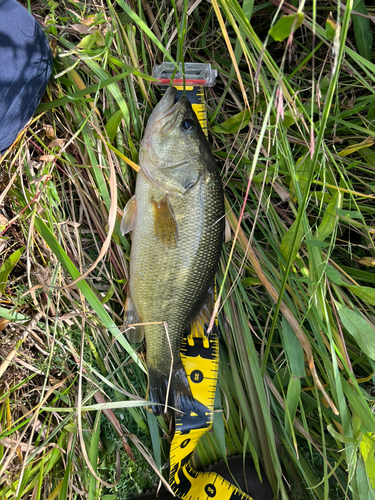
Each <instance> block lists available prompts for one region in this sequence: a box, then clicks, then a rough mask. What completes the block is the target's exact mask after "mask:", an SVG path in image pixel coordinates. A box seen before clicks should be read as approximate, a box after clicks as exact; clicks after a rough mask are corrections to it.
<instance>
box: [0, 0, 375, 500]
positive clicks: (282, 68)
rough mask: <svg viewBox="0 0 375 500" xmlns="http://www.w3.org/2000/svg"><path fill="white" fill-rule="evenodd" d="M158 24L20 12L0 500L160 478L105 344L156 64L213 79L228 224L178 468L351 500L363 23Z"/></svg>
mask: <svg viewBox="0 0 375 500" xmlns="http://www.w3.org/2000/svg"><path fill="white" fill-rule="evenodd" d="M292 4H293V5H295V6H297V4H296V3H293V2H292ZM366 4H368V6H367V10H366ZM178 5H179V3H178V2H177V5H176V4H175V2H171V4H169V3H166V2H164V3H163V2H153V3H152V4H151V9H152V16H151V15H150V13H148V14H147V10H146V9H145V8H144V2H142V1H139V2H135V1H133V2H129V3H126V2H125V1H123V0H117V2H113V3H110V2H107V3H104V5H102V4H100V3H99V2H97V1H96V0H91V1H90V2H89V3H83V2H82V3H81V2H79V1H77V2H59V3H54V2H52V0H49V1H48V2H45V1H42V2H39V3H38V4H35V6H34V5H33V4H31V10H32V12H33V13H34V14H35V15H36V16H37V18H38V19H39V20H41V21H42V22H45V28H46V31H47V32H48V33H49V36H50V39H51V40H53V41H54V42H56V57H55V59H54V73H53V78H52V80H51V83H50V85H49V87H48V89H47V94H46V96H45V98H44V100H43V102H42V103H41V104H40V106H39V108H38V110H37V113H36V115H35V120H34V121H33V122H32V124H31V125H30V127H29V128H28V129H27V131H26V133H25V135H24V136H23V137H22V139H21V140H20V141H19V143H18V144H17V145H16V146H15V148H14V149H13V150H12V151H11V152H10V153H9V154H7V155H6V156H5V157H4V158H3V159H2V160H0V161H1V163H0V169H1V171H0V287H1V288H0V330H1V335H2V340H1V343H0V356H1V358H2V363H1V364H0V375H1V377H2V378H1V381H2V391H1V394H0V424H1V428H0V498H4V499H8V498H9V499H10V498H17V499H21V498H22V499H24V498H33V499H34V498H35V499H39V498H42V497H43V498H48V499H51V500H52V499H54V498H59V499H65V498H70V497H75V498H89V499H90V500H93V499H96V498H105V499H106V500H114V499H115V498H118V499H126V498H131V496H132V495H135V494H137V493H139V492H141V491H142V490H143V489H146V488H148V487H151V486H152V484H153V482H154V481H156V478H157V474H159V475H161V471H163V472H164V471H165V468H164V465H165V464H166V462H167V460H168V448H169V439H166V438H169V437H171V431H170V428H169V427H168V422H165V421H164V420H163V419H161V418H158V419H156V418H155V417H154V416H153V415H152V414H150V413H148V412H147V411H145V409H144V399H143V398H144V395H145V392H146V383H147V380H146V376H145V373H144V372H145V367H144V363H143V356H142V354H141V352H142V350H141V348H139V347H138V346H133V345H130V344H129V343H128V342H127V339H126V336H124V326H123V321H124V318H123V314H124V312H123V305H124V303H125V300H126V283H127V279H128V271H129V250H130V244H131V242H130V240H129V239H128V238H127V237H123V236H122V235H121V233H120V231H119V223H120V218H121V209H122V208H123V207H124V206H125V204H126V202H127V201H128V199H129V198H130V197H131V196H132V194H133V192H134V185H135V178H136V174H135V171H134V170H133V169H132V168H131V165H134V164H137V162H138V150H139V144H140V141H141V139H142V136H143V131H144V127H145V124H146V122H147V118H148V116H149V114H150V112H151V110H152V108H153V106H154V104H155V103H156V102H157V100H158V99H159V94H158V91H157V88H156V87H155V86H154V84H153V83H152V78H151V77H150V75H151V73H152V67H153V65H154V64H157V63H160V62H161V61H163V60H170V61H172V62H174V63H176V64H177V63H179V62H181V61H185V62H210V63H211V64H212V66H213V67H215V68H216V69H218V71H219V78H218V80H217V84H216V86H215V87H214V88H213V89H207V91H206V99H207V113H208V119H209V123H210V127H209V140H210V144H211V147H212V151H213V153H214V155H215V157H216V159H217V162H218V164H219V165H220V168H221V171H222V177H223V183H224V186H225V194H226V203H227V218H228V222H229V224H230V226H231V240H230V241H229V242H227V243H226V244H225V245H223V252H222V257H221V261H220V267H219V271H218V276H217V281H218V288H219V291H220V296H221V303H220V312H219V326H220V331H221V338H220V360H221V365H220V372H219V386H220V396H221V397H220V400H221V401H217V406H218V408H220V407H221V408H222V409H223V412H222V413H220V412H219V413H216V414H215V422H214V432H213V433H212V434H208V435H205V436H204V438H203V439H202V440H201V442H200V443H199V445H198V448H197V452H196V454H195V456H194V462H195V464H196V465H202V466H205V465H208V464H210V463H213V462H214V461H215V460H217V459H218V458H220V457H222V456H223V455H224V454H226V455H231V454H242V453H250V454H251V455H252V456H253V458H254V462H255V463H256V465H258V464H259V466H260V467H261V468H262V471H263V472H262V473H263V474H266V475H267V477H268V480H269V481H270V483H271V485H272V487H273V489H274V492H275V496H276V497H277V498H280V499H291V500H295V499H300V498H301V499H309V500H310V499H322V500H327V499H331V500H336V499H340V500H341V499H343V498H350V499H353V500H362V499H364V498H366V499H367V498H368V499H371V498H373V497H374V492H373V489H372V486H375V472H374V471H375V462H374V456H373V453H374V449H375V442H374V434H373V433H374V426H375V421H374V417H373V413H372V410H373V404H374V397H375V392H374V388H373V386H374V381H375V379H374V375H373V373H374V371H375V321H374V317H375V314H374V306H375V291H374V286H373V285H374V282H375V272H374V265H375V248H374V231H375V229H374V227H375V225H374V214H375V203H374V200H375V181H374V171H375V154H374V152H373V138H374V136H375V128H374V122H373V120H374V117H375V93H374V89H373V87H374V82H375V76H374V75H375V65H374V64H373V63H372V62H371V50H372V45H371V44H372V40H371V37H370V34H371V30H373V29H374V28H373V23H372V21H370V20H369V18H368V17H366V16H367V14H366V12H367V13H368V14H369V15H372V16H374V15H375V9H374V8H373V7H370V6H369V5H370V2H366V1H365V2H362V1H361V2H357V1H356V2H355V6H354V7H353V5H352V2H348V3H347V4H346V7H345V9H343V10H342V11H340V25H341V30H340V37H337V34H338V31H336V37H335V31H334V29H335V23H334V22H333V21H330V22H329V23H328V26H326V19H327V17H328V14H329V12H332V13H333V17H334V19H335V20H336V18H337V8H336V6H335V5H334V4H331V3H329V2H324V3H321V2H320V3H319V4H318V3H317V2H314V1H312V2H307V3H303V4H301V6H300V12H301V13H303V22H302V24H301V26H300V27H299V28H298V29H296V31H295V32H294V34H293V36H291V37H289V38H288V34H289V33H290V29H291V26H293V22H295V23H297V22H298V23H300V22H301V21H302V17H301V16H295V17H294V18H293V19H292V21H291V23H289V25H288V26H289V27H288V26H287V27H285V21H281V22H279V23H278V20H279V19H280V17H281V16H282V14H283V8H282V7H276V6H275V5H274V4H273V3H267V2H266V3H263V2H257V3H255V2H253V1H252V0H250V1H249V0H244V1H243V2H237V0H221V1H218V0H212V2H211V3H208V2H201V3H199V4H198V5H195V4H194V3H191V4H190V3H189V4H187V3H186V2H185V3H184V5H183V8H182V10H179V9H178ZM285 8H286V7H285ZM290 8H291V9H292V7H290ZM297 8H298V6H297ZM352 9H354V10H355V11H358V12H360V13H362V14H363V15H364V16H365V17H363V16H362V17H361V16H358V15H351V10H352ZM292 10H293V11H294V9H292ZM287 13H289V12H287ZM351 19H352V21H353V22H352V24H351V23H350V20H351ZM371 23H372V24H371ZM272 26H273V28H272V31H271V33H272V34H273V36H274V37H275V38H279V39H280V41H274V40H273V39H272V38H271V37H270V35H269V30H270V29H271V27H272ZM330 26H333V30H331V31H330V29H329V28H330ZM361 33H365V34H366V36H365V37H363V36H362V37H361ZM41 157H42V158H41ZM6 187H7V189H6V191H7V192H5V188H6ZM8 188H9V189H8ZM2 193H3V194H2ZM3 195H4V196H3ZM84 273H87V274H86V275H85V277H84V279H80V277H81V276H82V275H83V274H84ZM135 349H136V350H135ZM98 405H100V406H98ZM99 408H100V409H99Z"/></svg>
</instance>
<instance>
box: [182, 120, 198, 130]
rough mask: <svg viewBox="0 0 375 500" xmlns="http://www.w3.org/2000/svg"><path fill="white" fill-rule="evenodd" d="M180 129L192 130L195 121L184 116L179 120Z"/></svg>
mask: <svg viewBox="0 0 375 500" xmlns="http://www.w3.org/2000/svg"><path fill="white" fill-rule="evenodd" d="M181 129H182V130H183V131H185V132H192V131H193V130H194V129H195V122H194V120H192V119H191V118H185V120H183V121H182V122H181Z"/></svg>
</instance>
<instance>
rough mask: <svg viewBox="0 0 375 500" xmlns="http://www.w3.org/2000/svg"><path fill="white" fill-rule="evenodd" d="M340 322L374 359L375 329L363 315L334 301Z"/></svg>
mask: <svg viewBox="0 0 375 500" xmlns="http://www.w3.org/2000/svg"><path fill="white" fill-rule="evenodd" d="M336 307H337V311H338V313H339V316H340V319H341V321H342V324H343V325H344V326H345V328H346V329H347V330H348V332H349V333H350V335H352V336H353V337H354V339H355V340H356V342H357V344H358V346H359V347H360V348H361V349H362V351H363V352H364V353H365V354H366V355H367V356H368V357H369V358H371V359H373V360H375V330H374V328H373V327H372V326H371V325H370V323H369V322H368V321H366V320H365V318H364V317H363V316H361V315H360V314H358V313H357V312H355V311H353V309H350V308H349V307H346V306H342V305H341V304H340V303H339V302H336Z"/></svg>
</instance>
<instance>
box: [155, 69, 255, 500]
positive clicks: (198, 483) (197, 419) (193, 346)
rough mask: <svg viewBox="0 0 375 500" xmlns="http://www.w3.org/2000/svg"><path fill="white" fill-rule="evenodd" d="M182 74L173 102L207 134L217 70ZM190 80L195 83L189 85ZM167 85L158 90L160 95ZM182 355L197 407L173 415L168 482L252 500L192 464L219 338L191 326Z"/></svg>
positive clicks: (159, 74) (197, 498) (163, 73)
mask: <svg viewBox="0 0 375 500" xmlns="http://www.w3.org/2000/svg"><path fill="white" fill-rule="evenodd" d="M174 71H175V69H174V66H173V65H171V64H170V63H164V64H163V65H161V66H156V67H155V68H154V72H153V76H154V77H156V78H159V81H160V83H161V84H162V85H169V84H170V78H171V77H172V74H174ZM189 72H190V73H189ZM185 73H189V77H186V78H185V88H184V87H183V86H182V85H181V83H182V80H181V78H182V74H181V73H177V74H176V75H175V76H174V80H173V82H174V87H175V88H176V89H177V91H178V92H177V96H176V100H178V99H179V98H180V97H181V95H182V94H183V93H185V95H186V97H187V98H188V99H189V101H190V103H191V105H192V108H193V111H194V112H195V114H196V115H197V118H198V120H199V123H200V125H201V127H202V130H203V132H204V133H205V135H206V137H207V135H208V133H207V115H206V105H205V100H204V86H212V85H213V84H214V82H215V76H216V74H215V70H212V69H211V67H210V65H205V64H202V65H201V64H194V63H188V64H186V65H185ZM176 80H177V81H176ZM189 81H190V82H195V83H193V84H189V83H188V82H189ZM186 83H187V84H186ZM166 88H167V87H166V86H165V87H164V88H162V94H164V92H165V90H166ZM208 321H209V318H207V322H208ZM181 359H182V363H183V365H184V367H185V371H186V374H187V377H188V380H189V384H190V389H191V392H192V395H193V397H194V399H195V402H196V407H195V408H182V410H183V411H184V415H182V416H178V415H177V416H176V418H175V423H176V431H175V435H174V438H173V441H172V445H171V450H170V474H169V485H170V486H171V488H172V490H173V492H174V493H175V495H176V496H177V497H178V498H181V499H183V500H185V499H186V500H209V499H212V498H214V499H217V500H235V499H243V500H253V499H252V497H250V496H249V495H247V494H245V493H243V492H242V491H240V490H239V489H238V488H236V487H235V486H233V485H232V484H231V483H229V482H228V481H226V480H225V479H224V478H223V477H221V476H219V475H218V474H216V473H215V472H197V471H195V470H194V469H193V467H192V465H191V463H190V459H191V457H192V455H193V453H194V450H195V448H196V447H197V444H198V441H199V439H200V438H201V437H202V436H203V434H205V433H206V432H207V431H209V430H210V429H211V428H212V423H213V410H214V401H215V392H216V385H217V374H218V368H219V342H218V339H217V335H216V333H214V332H212V333H211V334H210V336H209V337H207V336H206V335H205V332H204V328H203V326H202V325H197V324H194V325H193V326H192V331H191V333H190V334H189V335H187V336H186V337H185V338H184V339H183V341H182V344H181Z"/></svg>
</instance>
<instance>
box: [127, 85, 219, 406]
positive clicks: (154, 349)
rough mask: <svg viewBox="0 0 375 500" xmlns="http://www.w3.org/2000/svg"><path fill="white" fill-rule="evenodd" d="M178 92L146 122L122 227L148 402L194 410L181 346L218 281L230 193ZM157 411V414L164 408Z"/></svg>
mask: <svg viewBox="0 0 375 500" xmlns="http://www.w3.org/2000/svg"><path fill="white" fill-rule="evenodd" d="M176 93H177V90H176V89H175V88H173V87H169V88H168V90H167V91H166V93H165V94H164V96H163V98H162V99H161V101H160V102H159V103H158V105H157V106H156V107H155V109H154V111H153V113H152V114H151V116H150V118H149V120H148V123H147V127H146V131H145V135H144V138H143V140H142V143H141V150H140V155H139V162H140V167H141V170H140V172H139V173H138V177H137V182H136V189H135V195H134V196H133V197H132V198H131V199H130V200H129V202H128V203H127V205H126V207H125V210H124V215H123V219H122V222H121V230H122V233H123V234H126V233H128V232H129V231H132V232H133V233H132V246H131V254H130V280H129V294H128V297H127V301H126V306H125V309H126V323H127V324H134V323H146V324H145V325H144V326H143V327H141V328H140V327H136V328H135V329H131V328H130V329H129V330H128V332H127V334H128V337H129V339H130V340H131V341H134V342H137V341H138V342H139V341H141V340H143V337H145V339H146V358H147V367H148V373H149V391H148V392H149V399H150V401H151V402H153V403H162V404H165V403H166V402H167V403H168V405H169V406H171V407H172V408H177V409H182V408H189V406H187V405H191V407H194V399H193V397H192V395H191V392H190V387H189V381H188V378H187V375H186V372H185V370H184V367H183V365H182V361H181V357H180V344H181V339H182V337H183V336H184V334H185V331H186V329H187V328H189V325H190V324H191V323H192V322H193V321H194V320H195V319H197V317H198V316H199V314H200V312H201V311H202V310H204V309H205V305H206V302H207V298H208V295H209V290H210V288H211V287H212V286H213V283H214V277H215V273H216V269H217V265H218V261H219V256H220V251H221V245H222V241H223V229H224V197H223V187H222V182H221V178H220V172H219V169H218V167H217V165H216V163H215V160H214V158H213V156H212V153H211V150H210V147H209V145H208V142H207V139H206V137H205V135H204V133H203V131H202V129H201V126H200V124H199V121H198V119H197V117H196V115H195V113H194V111H193V109H192V107H191V104H190V102H189V100H188V99H187V98H186V97H185V96H183V97H181V98H180V99H179V100H178V102H177V103H176V104H175V103H174V101H175V97H176ZM206 317H207V314H206ZM167 395H169V397H168V401H167ZM152 409H153V411H154V413H155V414H157V415H159V414H161V413H162V412H163V410H164V407H163V406H160V405H153V406H152ZM170 411H171V410H170Z"/></svg>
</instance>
